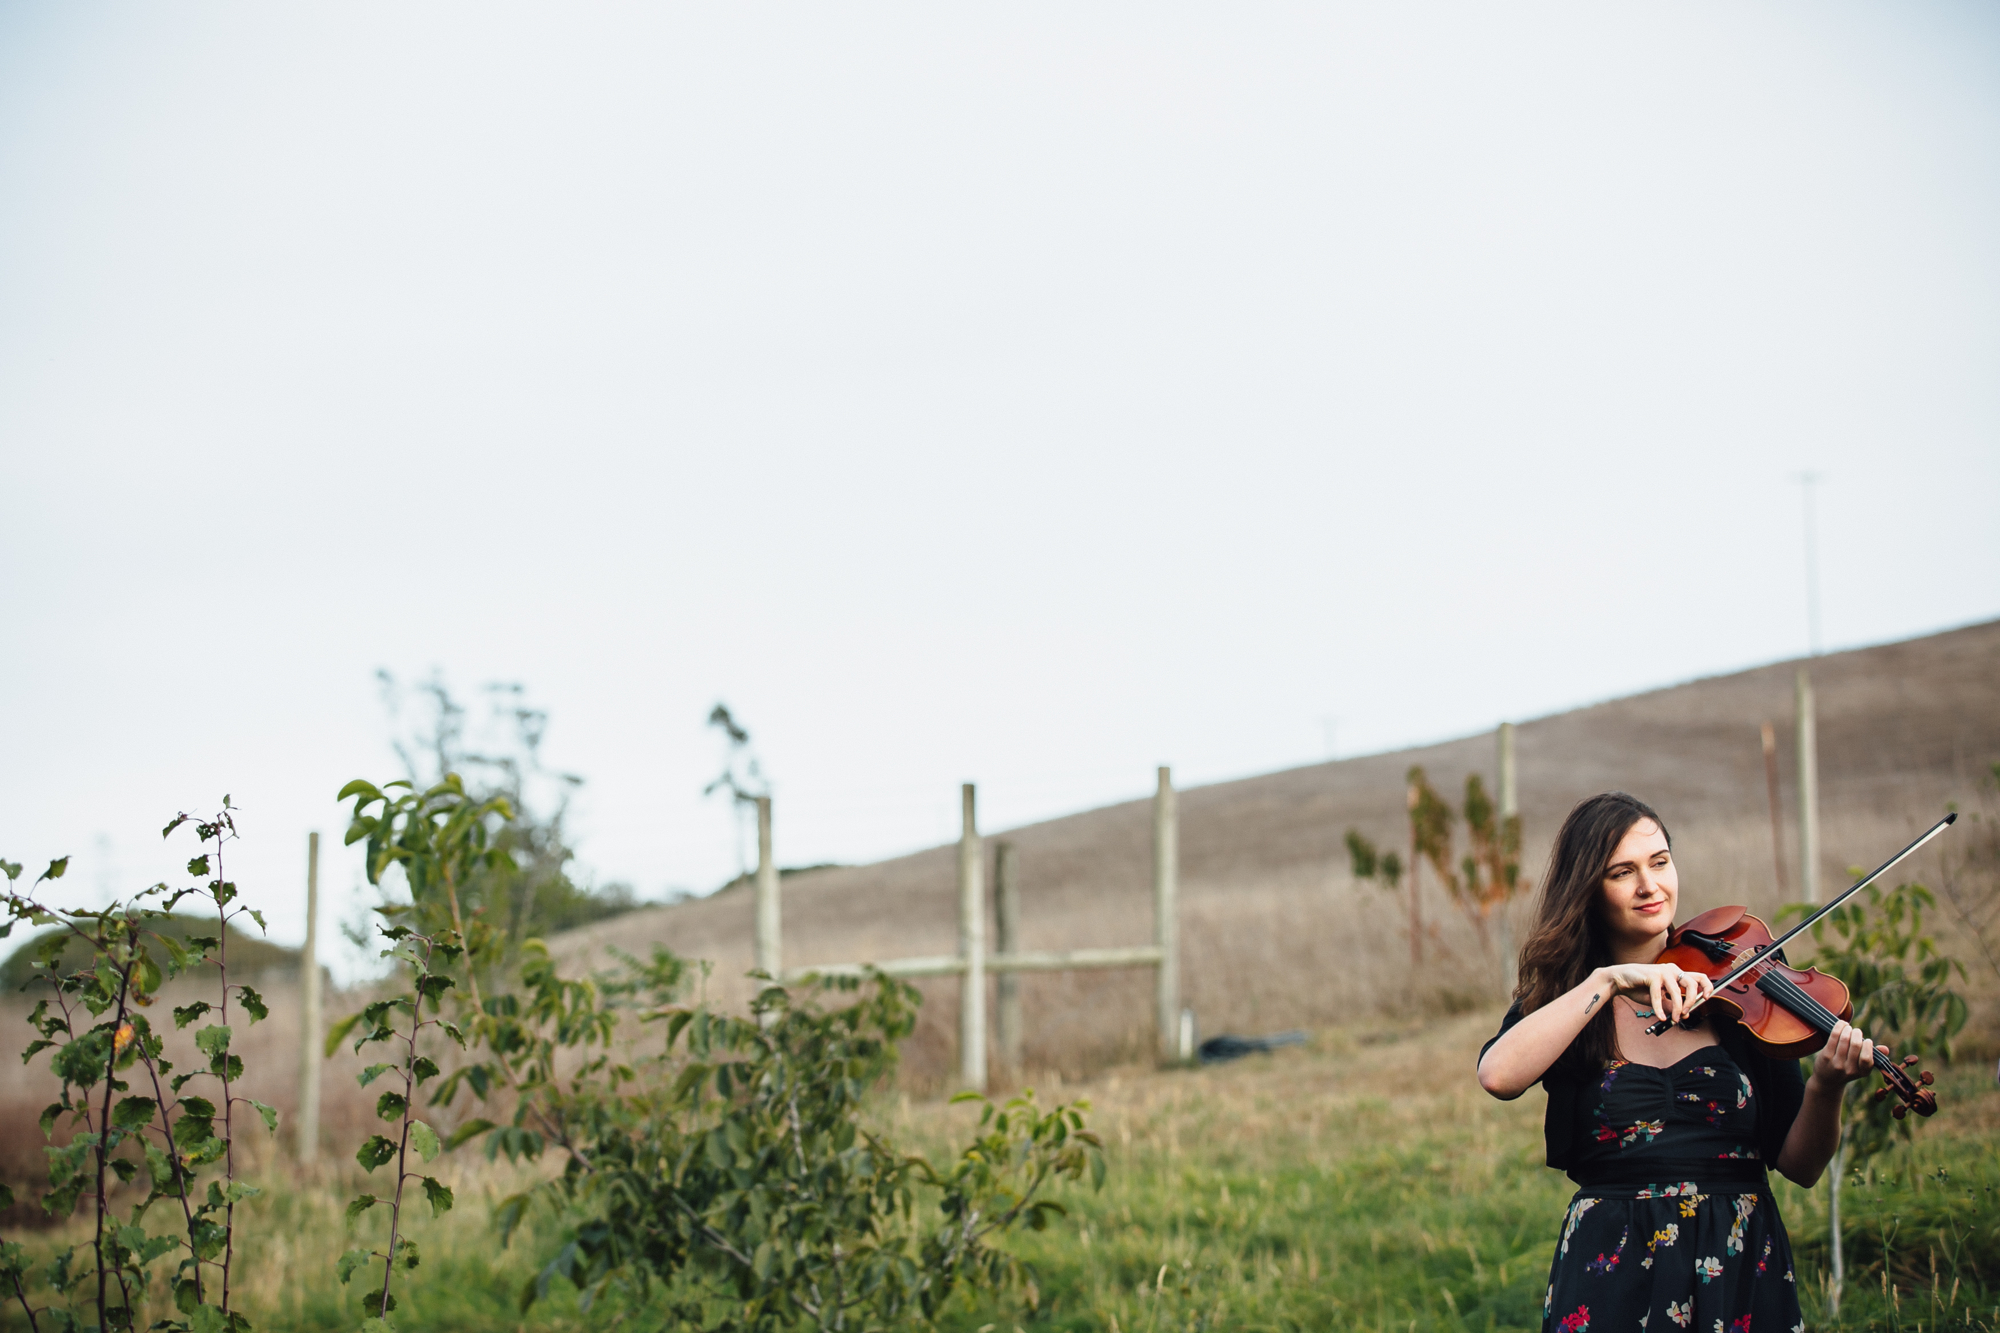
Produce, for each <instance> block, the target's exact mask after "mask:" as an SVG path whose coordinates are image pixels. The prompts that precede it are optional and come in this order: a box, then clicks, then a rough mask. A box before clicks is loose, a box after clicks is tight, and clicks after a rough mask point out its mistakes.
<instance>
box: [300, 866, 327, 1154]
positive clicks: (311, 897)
mask: <svg viewBox="0 0 2000 1333" xmlns="http://www.w3.org/2000/svg"><path fill="white" fill-rule="evenodd" d="M299 1016H300V1019H301V1021H300V1024H299V1115H298V1125H297V1127H296V1129H295V1130H294V1134H295V1135H296V1137H295V1139H294V1147H295V1149H296V1151H297V1154H298V1159H299V1161H301V1162H310V1161H313V1160H314V1159H316V1158H317V1157H318V1156H319V1066H320V1061H321V1060H322V1059H324V1058H325V1056H324V1054H323V1053H322V1052H321V1050H320V1045H321V1043H322V1042H324V1041H325V1037H324V1036H323V1035H322V1032H321V1028H322V1026H323V1023H322V1020H321V1017H320V995H319V834H318V833H308V834H307V835H306V942H305V947H304V948H303V949H301V950H299Z"/></svg>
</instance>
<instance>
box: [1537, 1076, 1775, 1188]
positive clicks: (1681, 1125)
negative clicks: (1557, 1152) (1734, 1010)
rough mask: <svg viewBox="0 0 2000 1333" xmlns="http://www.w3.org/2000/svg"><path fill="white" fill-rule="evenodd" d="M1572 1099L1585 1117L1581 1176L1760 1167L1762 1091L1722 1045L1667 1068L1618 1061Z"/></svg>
mask: <svg viewBox="0 0 2000 1333" xmlns="http://www.w3.org/2000/svg"><path fill="white" fill-rule="evenodd" d="M1572 1095H1574V1096H1575V1097H1576V1098H1577V1102H1576V1108H1577V1111H1578V1115H1577V1116H1576V1119H1575V1121H1574V1123H1575V1126H1576V1141H1575V1144H1574V1148H1573V1154H1574V1155H1573V1159H1572V1165H1571V1168H1570V1170H1571V1174H1572V1175H1575V1176H1576V1177H1577V1178H1579V1179H1584V1178H1590V1179H1594V1180H1638V1179H1641V1178H1643V1179H1645V1180H1665V1179H1671V1178H1680V1177H1685V1178H1687V1179H1702V1178H1704V1177H1705V1176H1712V1175H1713V1174H1714V1173H1715V1172H1716V1171H1717V1170H1718V1169H1724V1170H1733V1171H1737V1172H1740V1171H1745V1170H1750V1171H1755V1170H1758V1169H1761V1166H1762V1162H1761V1161H1760V1157H1759V1153H1758V1150H1757V1097H1756V1091H1755V1089H1754V1088H1753V1087H1752V1085H1751V1082H1750V1079H1749V1078H1748V1077H1747V1076H1746V1075H1745V1074H1744V1073H1743V1071H1742V1070H1741V1069H1739V1068H1738V1067H1737V1065H1736V1062H1735V1061H1734V1060H1732V1059H1731V1058H1730V1056H1729V1052H1728V1051H1726V1050H1724V1049H1723V1048H1722V1047H1721V1046H1704V1047H1702V1048H1701V1049H1700V1050H1697V1051H1693V1052H1690V1053H1689V1054H1688V1055H1687V1056H1685V1057H1683V1058H1682V1059H1680V1060H1678V1061H1676V1062H1675V1063H1673V1064H1671V1065H1669V1066H1667V1067H1665V1068H1656V1067H1655V1066H1652V1065H1642V1064H1633V1063H1631V1062H1629V1061H1619V1062H1617V1063H1615V1064H1613V1065H1611V1066H1610V1067H1609V1068H1607V1069H1606V1070H1605V1071H1604V1072H1603V1074H1602V1075H1600V1076H1599V1077H1598V1078H1597V1079H1596V1080H1595V1081H1594V1082H1588V1083H1582V1084H1579V1085H1577V1086H1576V1090H1575V1092H1574V1093H1573V1094H1572ZM1725 1163H1727V1164H1728V1166H1724V1164H1725ZM1753 1164H1754V1165H1753Z"/></svg>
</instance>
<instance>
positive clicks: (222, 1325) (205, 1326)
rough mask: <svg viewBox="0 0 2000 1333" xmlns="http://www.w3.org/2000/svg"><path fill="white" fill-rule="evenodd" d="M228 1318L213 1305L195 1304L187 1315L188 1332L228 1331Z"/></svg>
mask: <svg viewBox="0 0 2000 1333" xmlns="http://www.w3.org/2000/svg"><path fill="white" fill-rule="evenodd" d="M228 1330H229V1320H228V1319H227V1318H226V1317H225V1316H224V1315H223V1313H222V1311H220V1310H218V1309H216V1308H215V1307H214V1306H213V1305H197V1306H195V1307H194V1311H193V1313H191V1314H190V1315H188V1333H228Z"/></svg>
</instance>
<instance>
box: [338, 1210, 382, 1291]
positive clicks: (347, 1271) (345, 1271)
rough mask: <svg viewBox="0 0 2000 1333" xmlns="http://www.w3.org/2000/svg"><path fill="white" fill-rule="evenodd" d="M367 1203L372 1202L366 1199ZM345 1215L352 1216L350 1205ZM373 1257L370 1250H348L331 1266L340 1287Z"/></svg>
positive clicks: (373, 1254) (352, 1211)
mask: <svg viewBox="0 0 2000 1333" xmlns="http://www.w3.org/2000/svg"><path fill="white" fill-rule="evenodd" d="M362 1197H363V1198H368V1196H367V1195H363V1196H362ZM368 1201H369V1202H370V1203H373V1202H374V1200H373V1199H372V1198H370V1199H368ZM357 1202H358V1200H357ZM347 1214H348V1216H349V1217H352V1216H354V1207H353V1205H352V1204H350V1205H348V1209H347ZM374 1257H375V1253H374V1251H372V1250H349V1251H348V1252H347V1253H346V1254H343V1255H341V1256H340V1259H339V1261H338V1262H336V1263H335V1264H334V1266H333V1271H334V1273H335V1274H336V1275H337V1276H338V1277H339V1278H340V1282H341V1285H342V1286H345V1285H346V1284H347V1280H348V1279H349V1278H351V1277H353V1276H354V1270H355V1269H357V1268H359V1267H361V1266H362V1265H363V1264H365V1263H367V1262H368V1261H369V1260H370V1259H373V1258H374Z"/></svg>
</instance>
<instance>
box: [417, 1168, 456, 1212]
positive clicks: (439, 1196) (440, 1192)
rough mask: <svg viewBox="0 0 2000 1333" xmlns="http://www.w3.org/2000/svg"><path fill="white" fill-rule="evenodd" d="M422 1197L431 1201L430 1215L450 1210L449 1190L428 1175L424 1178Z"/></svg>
mask: <svg viewBox="0 0 2000 1333" xmlns="http://www.w3.org/2000/svg"><path fill="white" fill-rule="evenodd" d="M423 1179H424V1197H425V1198H426V1199H429V1200H430V1202H431V1216H432V1217H439V1216H442V1215H443V1214H445V1213H448V1212H450V1211H451V1190H450V1189H448V1188H446V1187H445V1186H444V1185H441V1184H439V1183H438V1182H437V1181H436V1180H435V1179H433V1178H432V1177H430V1176H425V1177H424V1178H423Z"/></svg>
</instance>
